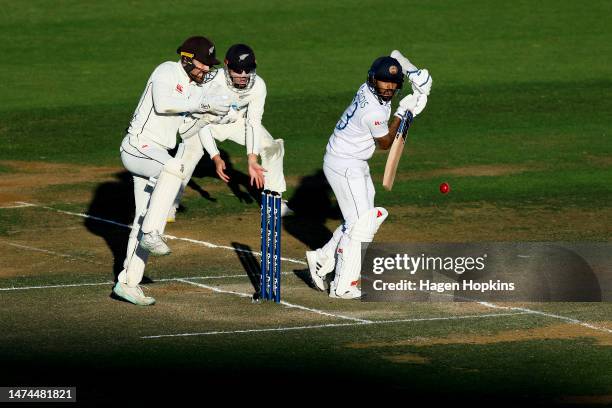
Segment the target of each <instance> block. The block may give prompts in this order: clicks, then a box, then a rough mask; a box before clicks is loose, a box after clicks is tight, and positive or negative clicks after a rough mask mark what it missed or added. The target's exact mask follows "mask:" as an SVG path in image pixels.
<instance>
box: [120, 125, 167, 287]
mask: <svg viewBox="0 0 612 408" xmlns="http://www.w3.org/2000/svg"><path fill="white" fill-rule="evenodd" d="M171 158H172V156H170V154H169V153H168V151H167V150H166V149H165V148H163V147H162V146H160V145H157V144H155V143H154V142H151V141H148V140H147V139H145V138H142V137H140V138H139V137H137V136H134V135H130V134H128V135H126V136H125V138H124V139H123V142H122V143H121V161H122V162H123V165H124V166H125V168H126V169H127V170H128V171H129V172H130V173H132V176H133V179H134V201H135V204H136V211H135V213H134V221H133V223H132V230H131V231H130V238H129V240H128V247H127V253H126V257H125V260H124V261H123V271H121V273H120V274H119V277H118V280H119V282H121V283H126V284H128V285H129V286H136V285H138V284H139V283H140V281H141V280H142V277H143V275H144V270H145V266H146V263H147V260H148V257H149V252H148V251H146V250H144V249H142V248H141V247H140V246H139V245H138V242H139V240H140V238H141V235H142V232H141V226H142V222H143V220H144V217H145V215H146V213H147V208H148V207H149V201H150V199H151V194H152V193H153V189H154V188H155V182H156V180H157V177H159V175H160V173H161V171H162V169H163V167H164V165H165V164H166V162H167V161H168V160H170V159H171ZM162 232H163V231H162Z"/></svg>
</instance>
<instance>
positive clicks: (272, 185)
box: [261, 139, 287, 193]
mask: <svg viewBox="0 0 612 408" xmlns="http://www.w3.org/2000/svg"><path fill="white" fill-rule="evenodd" d="M284 156H285V146H284V141H283V139H276V140H271V142H270V143H269V144H268V145H267V146H265V147H264V148H263V149H262V150H261V165H262V167H263V168H264V169H266V170H267V171H266V172H265V173H264V189H266V190H270V191H276V192H277V193H284V192H285V191H287V184H286V183H285V174H284V172H283V158H284Z"/></svg>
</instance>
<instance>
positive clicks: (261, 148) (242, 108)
mask: <svg viewBox="0 0 612 408" xmlns="http://www.w3.org/2000/svg"><path fill="white" fill-rule="evenodd" d="M256 68H257V62H256V59H255V53H254V51H253V49H252V48H251V47H249V46H248V45H246V44H234V45H232V46H231V47H230V48H229V49H228V50H227V53H226V55H225V60H224V68H223V72H222V73H219V74H217V75H216V76H215V78H214V79H213V80H212V81H211V82H210V87H214V88H215V89H219V90H220V91H219V92H224V93H225V94H227V95H229V98H230V107H231V108H230V112H229V113H228V115H226V117H224V118H223V119H222V120H221V121H219V122H217V123H210V122H209V121H202V120H201V119H198V118H197V117H194V116H193V115H189V116H187V117H186V118H185V123H184V124H183V125H182V126H181V129H180V130H179V133H180V134H181V137H182V138H183V143H182V144H181V146H179V151H178V153H177V155H178V154H179V153H180V154H181V155H182V157H183V160H184V163H185V174H186V177H185V179H184V180H183V182H182V186H181V190H180V192H179V194H178V195H177V198H176V200H175V202H174V205H173V207H172V208H171V209H170V212H169V214H168V221H170V222H172V221H174V220H175V217H176V209H177V208H178V206H179V203H180V200H181V197H182V194H183V192H184V190H185V186H186V185H187V183H188V182H189V179H190V178H191V176H192V174H193V171H194V170H195V167H196V166H197V164H198V162H199V161H200V159H201V158H202V157H203V155H204V150H206V152H207V153H208V154H209V155H210V157H211V159H212V161H213V162H214V164H215V169H216V172H217V175H218V176H219V178H220V179H221V180H223V181H224V182H226V183H227V182H228V181H229V179H230V177H229V175H228V174H226V173H225V169H226V165H225V162H224V161H223V159H222V158H221V155H220V153H219V150H218V148H217V144H216V142H217V141H218V142H223V141H225V140H231V141H233V142H235V143H238V144H240V145H243V146H246V153H247V163H248V172H249V176H250V178H251V184H252V185H255V186H257V188H262V187H264V188H266V189H268V190H271V191H275V192H278V193H283V192H284V191H285V190H286V183H285V177H284V174H283V156H284V146H283V140H282V139H276V140H275V139H274V138H273V137H272V136H271V135H270V133H269V132H268V131H267V130H266V128H265V127H264V126H263V125H262V123H261V122H262V117H263V113H264V107H265V102H266V95H267V90H266V84H265V82H264V80H263V78H261V77H260V76H258V75H257V74H256ZM196 134H197V137H193V136H194V135H196ZM258 156H261V165H260V164H259V162H258ZM285 205H286V204H285Z"/></svg>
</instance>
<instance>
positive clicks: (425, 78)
mask: <svg viewBox="0 0 612 408" xmlns="http://www.w3.org/2000/svg"><path fill="white" fill-rule="evenodd" d="M408 79H409V80H410V83H411V84H412V91H413V92H418V93H420V94H423V95H429V93H430V92H431V85H432V84H433V79H432V78H431V75H429V71H428V70H427V69H419V70H418V71H415V72H411V73H409V74H408Z"/></svg>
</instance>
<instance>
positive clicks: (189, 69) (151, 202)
mask: <svg viewBox="0 0 612 408" xmlns="http://www.w3.org/2000/svg"><path fill="white" fill-rule="evenodd" d="M177 53H179V54H180V56H181V57H180V60H179V61H177V62H170V61H168V62H164V63H162V64H161V65H159V66H158V67H157V68H155V70H154V71H153V73H152V74H151V76H150V77H149V80H148V81H147V85H146V87H145V90H144V92H143V94H142V96H141V98H140V101H139V103H138V106H137V108H136V111H135V112H134V115H133V117H132V120H131V122H130V126H129V127H128V129H127V135H126V136H125V138H124V139H123V142H122V143H121V160H122V162H123V165H124V166H125V168H126V169H127V170H129V171H130V173H132V175H133V179H134V198H135V203H136V213H135V217H134V222H133V224H132V231H131V233H130V238H129V241H128V248H127V254H126V259H125V261H124V264H123V267H124V269H123V271H121V273H120V274H119V276H118V278H117V283H116V284H115V286H114V288H113V293H114V294H115V295H117V296H118V297H120V298H122V299H125V300H127V301H129V302H131V303H134V304H137V305H142V306H148V305H152V304H153V303H155V299H153V298H152V297H149V296H145V295H144V294H143V292H142V289H141V288H140V286H139V284H140V282H141V280H142V277H143V274H144V269H145V265H146V262H147V258H148V255H149V253H151V254H153V255H166V254H168V253H169V252H170V249H169V248H168V246H167V245H166V243H165V241H164V239H163V238H162V234H163V231H164V228H165V223H166V217H167V214H168V211H169V209H170V207H171V205H172V203H173V201H174V198H175V197H176V194H177V192H178V190H179V188H180V186H181V182H182V181H183V179H184V178H185V164H184V162H183V160H182V158H181V157H180V156H179V155H177V156H176V157H172V156H170V154H169V153H168V151H169V150H171V149H173V148H174V147H175V145H176V138H177V131H178V129H179V127H180V126H181V124H183V123H184V118H185V115H187V114H196V115H198V114H199V115H202V114H204V116H206V117H207V118H208V119H209V120H220V119H221V118H223V117H224V116H226V114H227V112H228V111H229V101H228V97H227V95H223V94H215V92H214V89H212V88H209V87H207V86H206V83H207V82H209V81H210V80H211V79H212V77H213V76H214V73H215V70H214V68H213V66H214V65H217V64H219V61H218V60H217V59H216V58H215V46H214V44H213V43H212V42H211V41H210V40H208V39H207V38H205V37H190V38H188V39H187V40H186V41H185V42H184V43H183V44H182V45H181V46H180V47H179V48H178V50H177Z"/></svg>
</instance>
